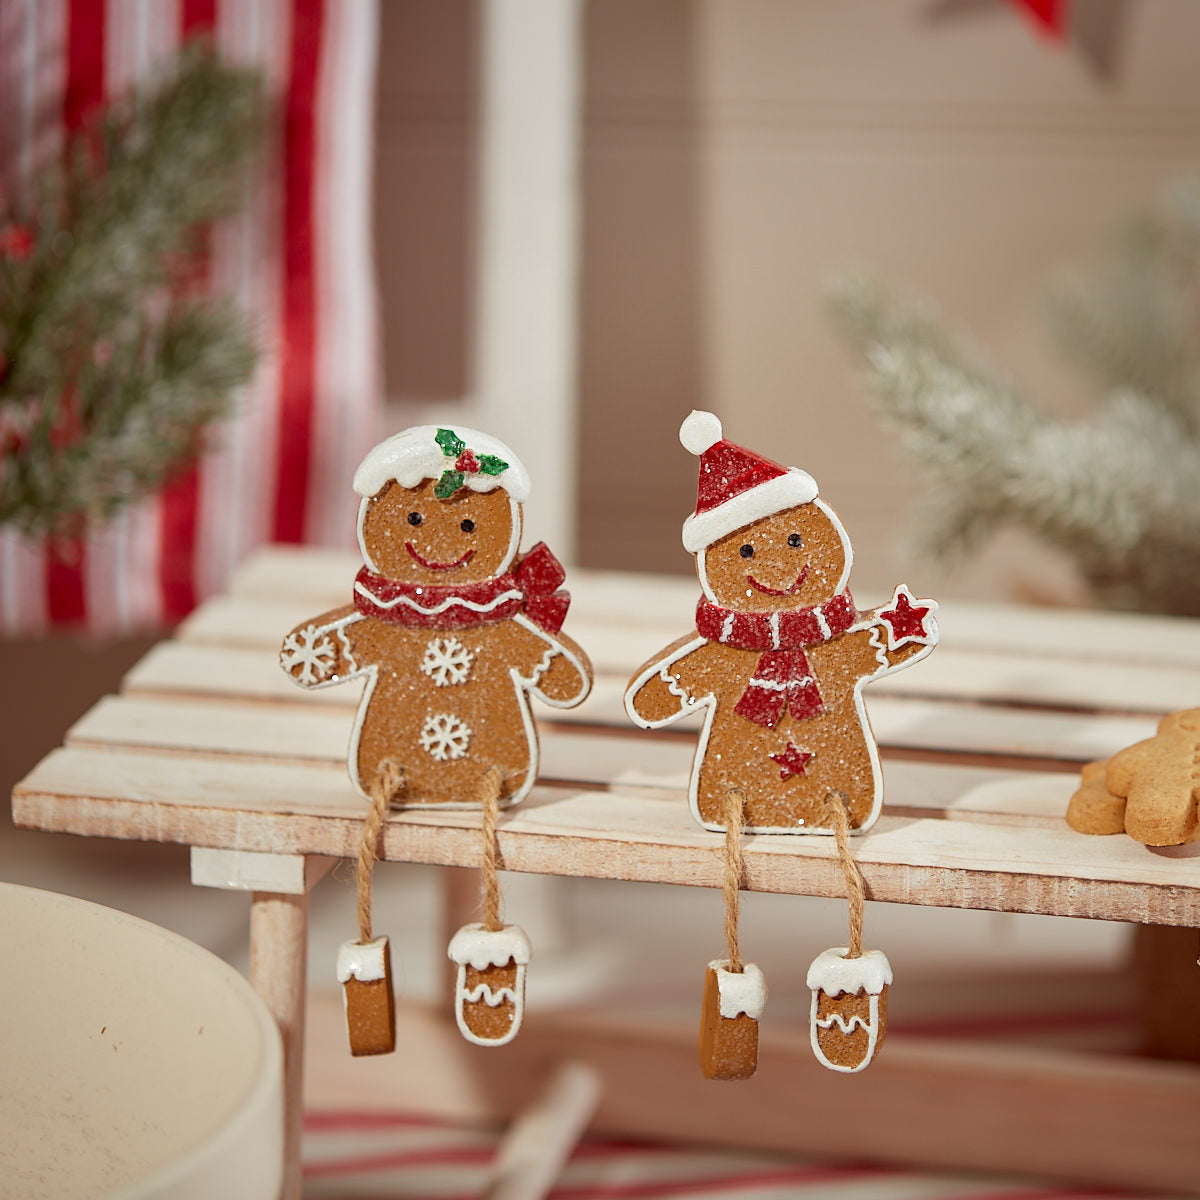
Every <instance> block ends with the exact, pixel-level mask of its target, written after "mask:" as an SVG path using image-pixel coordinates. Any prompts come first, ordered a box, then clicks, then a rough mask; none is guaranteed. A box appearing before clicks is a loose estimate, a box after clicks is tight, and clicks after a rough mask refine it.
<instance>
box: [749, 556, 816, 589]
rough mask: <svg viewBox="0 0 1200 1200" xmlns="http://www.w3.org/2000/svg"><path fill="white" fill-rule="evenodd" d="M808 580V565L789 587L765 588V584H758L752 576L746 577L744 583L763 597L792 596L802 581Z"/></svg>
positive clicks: (805, 565)
mask: <svg viewBox="0 0 1200 1200" xmlns="http://www.w3.org/2000/svg"><path fill="white" fill-rule="evenodd" d="M807 578H808V564H807V563H805V564H804V570H803V571H801V572H800V574H799V575H797V576H796V582H795V583H793V584H792V586H791V587H786V588H772V587H767V585H766V584H765V583H759V582H758V580H757V579H755V578H754V576H753V575H747V576H746V582H747V583H748V584H749V585H750V586H751V587H752V588H754V590H755V591H756V592H762V594H763V595H764V596H794V595H795V594H796V593H797V592H798V591H799V590H800V589H801V588H802V587H803V586H804V581H805V580H806V579H807Z"/></svg>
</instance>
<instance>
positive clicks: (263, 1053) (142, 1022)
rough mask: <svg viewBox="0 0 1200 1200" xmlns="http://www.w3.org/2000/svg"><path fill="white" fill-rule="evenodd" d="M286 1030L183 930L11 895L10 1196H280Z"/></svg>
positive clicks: (7, 920) (1, 1100)
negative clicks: (172, 930) (283, 1037)
mask: <svg viewBox="0 0 1200 1200" xmlns="http://www.w3.org/2000/svg"><path fill="white" fill-rule="evenodd" d="M282 1140H283V1085H282V1052H281V1049H280V1044H279V1031H278V1030H277V1029H276V1027H275V1023H274V1021H273V1020H272V1019H271V1015H270V1013H268V1012H267V1009H266V1007H265V1006H264V1005H263V1003H262V1001H261V1000H260V999H259V998H258V996H257V995H255V993H254V991H253V990H252V989H251V987H250V985H249V984H248V983H247V982H246V981H245V980H244V979H243V978H242V977H241V976H240V975H239V974H238V973H237V972H236V971H235V970H233V968H232V967H230V966H228V965H227V964H226V963H223V962H222V961H221V960H220V959H219V958H217V957H216V956H215V955H212V954H210V953H209V952H208V951H207V950H202V949H201V948H200V947H199V946H196V945H193V944H192V943H191V942H189V941H186V940H185V939H184V938H181V937H179V936H178V935H177V934H173V933H168V932H167V931H166V930H165V929H160V928H159V927H158V926H157V925H151V924H149V923H148V922H146V921H140V920H138V919H137V918H136V917H131V916H128V915H127V914H125V913H121V912H116V911H114V910H113V909H110V908H101V907H100V906H99V905H96V904H89V903H87V902H86V901H83V900H76V899H73V898H72V897H69V896H59V895H55V894H54V893H52V892H41V891H36V890H34V889H32V888H24V887H17V886H15V885H13V884H0V1197H5V1198H6V1200H7V1198H8V1197H13V1198H15V1197H20V1198H21V1200H36V1198H41V1197H47V1198H49V1197H54V1200H71V1198H73V1197H84V1196H87V1197H104V1198H105V1200H167V1198H168V1197H169V1198H170V1200H218V1198H219V1200H275V1198H276V1197H277V1195H278V1193H279V1187H280V1181H281V1177H282Z"/></svg>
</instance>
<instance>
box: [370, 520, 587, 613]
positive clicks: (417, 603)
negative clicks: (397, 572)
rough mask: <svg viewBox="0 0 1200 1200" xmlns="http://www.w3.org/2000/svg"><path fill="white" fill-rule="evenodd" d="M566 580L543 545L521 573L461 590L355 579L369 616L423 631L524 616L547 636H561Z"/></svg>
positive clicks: (381, 579)
mask: <svg viewBox="0 0 1200 1200" xmlns="http://www.w3.org/2000/svg"><path fill="white" fill-rule="evenodd" d="M565 578H566V572H565V571H564V570H563V569H562V564H561V563H560V562H559V561H558V559H557V558H555V557H554V555H553V554H551V553H550V550H549V548H548V547H547V546H546V543H545V542H538V544H537V545H536V546H534V547H533V549H532V550H530V551H529V553H528V554H526V555H525V557H524V558H523V559H521V562H520V565H519V566H518V567H517V569H516V570H515V571H511V572H509V573H508V574H507V575H497V576H495V577H494V578H492V579H484V580H481V581H480V582H479V583H467V584H462V585H461V586H456V585H455V584H448V583H435V584H416V583H404V582H402V581H401V580H399V579H388V578H387V577H386V576H384V575H376V574H375V572H374V571H371V570H369V569H368V568H367V567H363V568H362V570H361V571H359V573H358V575H357V576H356V578H355V580H354V607H355V608H356V609H358V611H359V612H360V613H362V614H363V616H364V617H377V618H378V619H379V620H381V621H394V622H396V624H398V625H412V626H415V627H417V628H419V629H467V628H469V627H470V626H472V625H482V624H483V623H484V622H486V621H503V620H505V619H507V618H508V617H513V616H516V614H517V613H519V612H524V613H525V615H526V616H527V617H528V618H529V619H530V620H531V621H533V622H534V623H535V624H537V625H539V626H541V628H542V629H544V630H546V632H547V633H557V632H558V631H559V630H560V629H561V628H562V623H563V620H564V619H565V618H566V615H567V607H568V606H569V605H570V603H571V595H570V593H569V592H566V591H564V590H562V589H561V588H560V587H559V585H560V584H561V583H562V582H563V580H564V579H565Z"/></svg>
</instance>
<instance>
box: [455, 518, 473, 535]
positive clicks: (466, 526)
mask: <svg viewBox="0 0 1200 1200" xmlns="http://www.w3.org/2000/svg"><path fill="white" fill-rule="evenodd" d="M459 529H461V530H462V531H463V533H474V532H475V522H474V521H472V520H471V518H470V517H468V518H467V519H466V520H465V521H464V522H463V523H462V524H461V525H460V526H459Z"/></svg>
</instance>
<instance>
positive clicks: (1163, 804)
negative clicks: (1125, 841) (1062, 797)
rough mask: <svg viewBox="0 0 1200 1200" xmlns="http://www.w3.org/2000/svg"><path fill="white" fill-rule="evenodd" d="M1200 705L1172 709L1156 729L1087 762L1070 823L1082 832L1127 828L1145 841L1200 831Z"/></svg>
mask: <svg viewBox="0 0 1200 1200" xmlns="http://www.w3.org/2000/svg"><path fill="white" fill-rule="evenodd" d="M1198 800H1200V708H1186V709H1183V710H1182V711H1181V712H1175V713H1171V714H1170V715H1169V716H1166V717H1163V719H1162V720H1161V721H1160V722H1159V723H1158V732H1157V733H1156V734H1155V735H1154V737H1152V738H1147V739H1146V740H1145V741H1144V742H1137V743H1136V744H1135V745H1132V746H1128V747H1126V749H1124V750H1121V751H1119V752H1118V753H1116V754H1114V755H1113V756H1112V758H1110V759H1108V760H1107V761H1103V760H1102V761H1100V762H1094V763H1088V764H1087V766H1085V767H1084V768H1083V777H1082V780H1081V782H1080V787H1079V790H1078V791H1076V793H1075V794H1074V795H1073V796H1072V797H1071V803H1070V805H1069V806H1068V808H1067V823H1068V824H1069V825H1070V826H1071V828H1072V829H1075V830H1078V831H1079V832H1080V833H1122V832H1124V833H1127V834H1129V836H1130V837H1131V838H1133V839H1134V840H1135V841H1139V842H1141V843H1142V844H1143V845H1145V846H1179V845H1182V844H1183V843H1184V842H1190V841H1193V840H1194V839H1195V838H1197V837H1200V826H1198V824H1197V812H1196V805H1197V801H1198Z"/></svg>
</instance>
